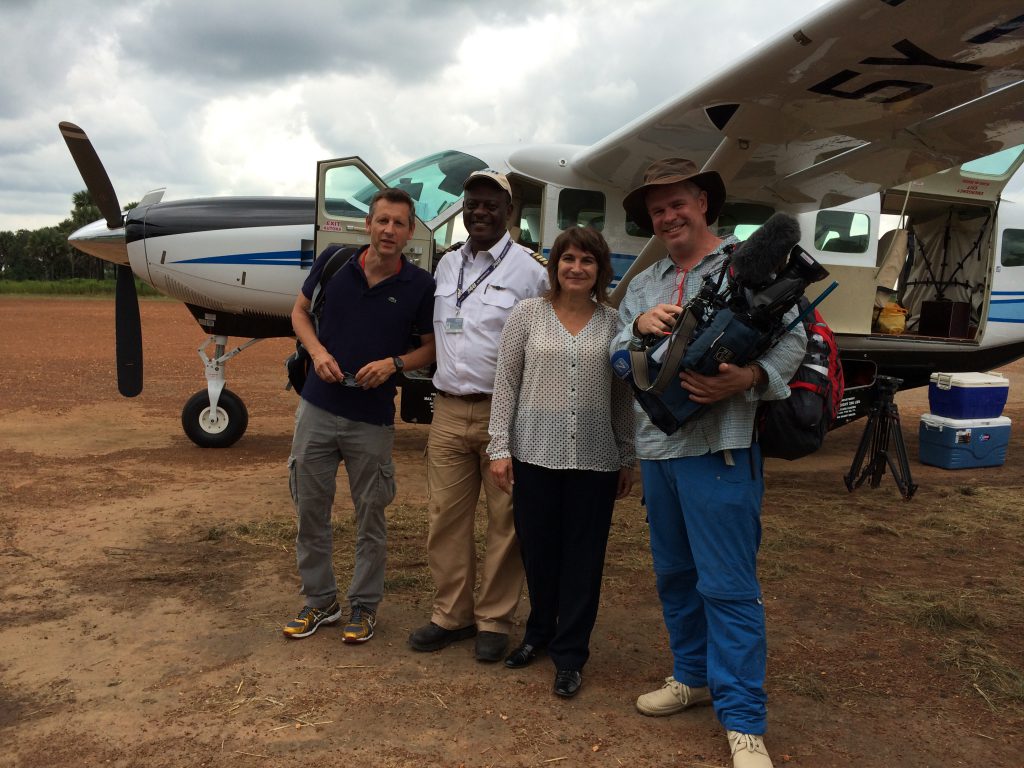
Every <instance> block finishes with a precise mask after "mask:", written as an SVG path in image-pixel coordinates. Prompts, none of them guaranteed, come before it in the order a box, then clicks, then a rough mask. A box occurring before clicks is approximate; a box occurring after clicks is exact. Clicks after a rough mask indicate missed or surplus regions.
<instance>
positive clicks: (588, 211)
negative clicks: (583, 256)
mask: <svg viewBox="0 0 1024 768" xmlns="http://www.w3.org/2000/svg"><path fill="white" fill-rule="evenodd" d="M604 211H605V201H604V193H603V192H593V191H591V190H586V189H563V190H562V191H561V192H559V193H558V228H559V229H568V228H569V227H593V228H594V229H596V230H597V231H598V232H600V231H602V230H603V229H604Z"/></svg>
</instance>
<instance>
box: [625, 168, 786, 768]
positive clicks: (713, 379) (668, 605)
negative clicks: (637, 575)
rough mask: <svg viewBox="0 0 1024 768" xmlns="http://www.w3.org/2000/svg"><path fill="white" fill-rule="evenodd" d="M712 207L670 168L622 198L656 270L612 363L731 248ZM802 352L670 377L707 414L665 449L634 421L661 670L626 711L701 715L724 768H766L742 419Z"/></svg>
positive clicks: (676, 309) (754, 497) (648, 274)
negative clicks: (725, 750)
mask: <svg viewBox="0 0 1024 768" xmlns="http://www.w3.org/2000/svg"><path fill="white" fill-rule="evenodd" d="M724 202H725V184H724V183H723V181H722V178H721V176H719V175H718V173H716V172H715V171H707V172H703V173H702V172H701V171H700V170H699V169H698V168H697V166H696V165H695V164H694V163H692V162H690V161H689V160H685V159H682V158H668V159H666V160H659V161H658V162H655V163H653V164H651V166H650V167H649V168H648V169H647V172H646V174H645V175H644V180H643V184H641V185H640V186H638V187H637V188H636V189H634V190H633V191H631V192H630V193H629V194H628V195H626V197H625V198H624V200H623V207H624V208H625V209H626V218H627V220H628V221H631V222H633V223H634V224H636V225H638V226H640V227H642V228H645V229H647V230H649V231H653V233H654V236H655V237H656V238H658V240H659V241H661V243H662V244H663V245H664V246H665V248H666V249H667V251H668V256H667V257H666V258H663V259H661V260H660V261H658V262H657V263H655V264H653V265H652V266H651V267H649V268H648V269H646V270H644V271H643V272H641V273H640V274H639V275H637V276H636V277H635V278H634V279H633V281H632V282H631V283H630V284H629V288H628V290H627V292H626V296H625V298H624V299H623V301H622V305H621V306H620V307H619V312H620V315H621V317H622V321H623V326H624V328H623V331H622V332H621V333H620V334H619V336H618V337H617V338H616V339H615V340H614V341H613V343H612V350H611V351H612V352H613V353H615V352H617V351H618V350H624V349H628V348H630V347H632V348H642V347H645V346H649V345H650V344H653V343H654V342H655V341H657V340H658V339H659V338H661V337H663V336H665V335H667V334H668V333H669V332H670V331H671V329H672V327H673V325H674V324H675V321H676V318H677V317H678V316H679V314H680V312H681V311H682V307H683V306H684V305H685V304H686V303H687V302H688V301H689V300H690V299H692V298H693V297H694V296H695V295H696V294H697V292H698V290H699V289H700V287H701V284H702V282H703V279H704V277H705V276H707V275H712V274H717V273H718V272H719V271H720V270H721V268H722V265H723V263H724V261H725V259H726V258H727V256H728V254H729V253H730V252H731V250H732V247H734V246H735V244H736V243H737V242H738V241H737V239H736V238H735V237H734V236H732V235H729V236H727V237H724V238H721V237H719V236H718V235H717V234H715V232H714V231H713V230H712V229H711V224H712V223H713V222H714V221H715V220H716V219H717V218H718V215H719V213H720V212H721V210H722V205H723V204H724ZM790 314H791V316H789V315H787V319H790V320H791V319H792V318H793V317H795V316H796V311H795V310H791V313H790ZM805 345H806V337H805V335H804V333H803V329H802V327H800V326H798V328H797V329H796V330H794V331H790V332H788V333H786V334H785V335H784V336H783V337H782V339H781V340H780V341H779V343H778V344H776V346H775V347H773V348H772V349H771V350H769V351H768V352H767V353H765V354H764V355H763V356H762V357H761V358H760V359H758V360H756V361H755V362H754V363H752V364H750V365H745V366H736V365H731V364H728V363H722V364H721V365H720V366H719V370H718V373H717V374H716V375H714V376H702V375H699V374H696V373H694V372H692V371H685V372H683V373H682V374H680V377H679V378H680V385H681V386H682V387H683V388H685V389H686V390H688V391H689V393H690V398H691V399H692V400H694V401H696V402H698V403H702V404H705V405H708V406H710V407H708V408H707V409H706V410H704V411H703V412H702V413H699V414H698V415H696V416H695V417H693V418H692V419H690V420H689V421H687V422H685V423H684V424H683V426H682V427H681V428H680V429H679V430H678V431H676V432H675V433H673V434H672V435H666V434H665V433H664V432H662V431H661V430H659V429H658V428H657V427H655V426H654V425H653V424H652V423H651V420H650V419H649V418H648V417H647V415H646V413H644V411H642V410H640V409H639V408H638V409H637V419H636V426H637V441H636V449H637V456H638V457H639V458H640V459H641V462H640V467H641V474H642V477H643V488H644V496H645V498H646V503H647V517H648V522H649V525H650V535H651V554H652V556H653V560H654V573H655V578H656V581H657V588H658V597H659V598H660V599H661V604H662V611H663V614H664V618H665V626H666V628H667V629H668V635H669V645H670V647H671V651H672V658H673V669H672V674H671V675H670V676H669V677H667V678H666V679H665V684H664V685H663V686H662V687H661V688H659V689H657V690H655V691H652V692H650V693H646V694H644V695H642V696H640V697H639V698H638V699H637V702H636V706H637V709H638V710H639V711H640V712H641V713H643V714H645V715H648V716H654V717H656V716H662V715H672V714H675V713H677V712H681V711H683V710H685V709H688V708H690V707H693V706H696V705H701V704H711V705H713V706H714V709H715V714H716V715H717V716H718V719H719V721H720V722H721V723H722V725H723V726H725V729H726V736H727V738H728V741H729V747H730V750H731V752H732V757H733V765H734V766H735V768H770V767H771V765H772V761H771V758H769V756H768V752H767V751H766V749H765V746H764V741H763V738H762V737H763V735H764V733H765V730H766V727H767V707H766V702H767V699H766V696H765V692H764V677H765V666H766V653H767V650H766V636H765V619H764V606H763V603H762V601H761V588H760V585H759V584H758V581H757V573H756V558H757V549H758V545H759V544H760V540H761V520H760V514H761V496H762V493H763V491H764V479H763V475H762V460H761V454H760V451H759V449H758V446H757V443H756V442H754V441H753V440H752V437H753V434H754V418H755V414H756V411H757V406H758V403H759V402H760V401H761V400H770V399H781V398H784V397H787V396H788V395H789V387H788V385H787V382H788V381H789V379H790V377H791V376H792V375H793V373H794V372H795V371H796V369H797V366H798V365H799V364H800V361H801V359H802V358H803V354H804V347H805ZM669 386H674V385H673V384H670V385H669Z"/></svg>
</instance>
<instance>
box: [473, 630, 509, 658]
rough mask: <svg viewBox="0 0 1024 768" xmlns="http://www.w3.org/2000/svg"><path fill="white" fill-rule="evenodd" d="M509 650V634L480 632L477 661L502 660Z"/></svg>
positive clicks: (477, 637)
mask: <svg viewBox="0 0 1024 768" xmlns="http://www.w3.org/2000/svg"><path fill="white" fill-rule="evenodd" d="M507 650H508V635H506V634H505V633H503V632H480V633H479V634H478V635H477V636H476V660H477V661H501V657H502V656H504V655H505V651H507Z"/></svg>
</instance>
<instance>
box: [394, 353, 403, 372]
mask: <svg viewBox="0 0 1024 768" xmlns="http://www.w3.org/2000/svg"><path fill="white" fill-rule="evenodd" d="M391 362H392V363H394V364H395V373H401V372H402V371H403V370H404V369H405V360H403V359H402V358H400V357H397V356H396V357H392V358H391Z"/></svg>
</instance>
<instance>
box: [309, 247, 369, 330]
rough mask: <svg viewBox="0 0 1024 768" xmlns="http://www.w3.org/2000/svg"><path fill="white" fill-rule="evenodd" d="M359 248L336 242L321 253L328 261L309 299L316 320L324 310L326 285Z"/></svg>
mask: <svg viewBox="0 0 1024 768" xmlns="http://www.w3.org/2000/svg"><path fill="white" fill-rule="evenodd" d="M358 250H359V249H358V248H353V247H352V246H348V247H346V246H343V245H338V244H337V243H335V244H334V245H329V246H327V247H326V248H324V252H323V253H322V254H320V258H326V259H327V263H326V264H325V265H324V271H323V272H321V273H320V281H319V282H318V283H317V284H316V288H314V289H313V296H312V298H310V300H309V305H310V306H309V314H311V315H313V317H314V319H315V320H319V318H320V313H321V312H322V311H323V307H324V299H325V298H326V292H325V291H324V287H325V286H326V285H327V283H328V281H330V279H331V278H332V277H334V275H335V274H336V273H337V271H338V270H339V269H341V268H342V267H343V266H345V262H346V261H348V260H349V259H350V258H352V255H353V254H355V253H356V252H357V251H358Z"/></svg>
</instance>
